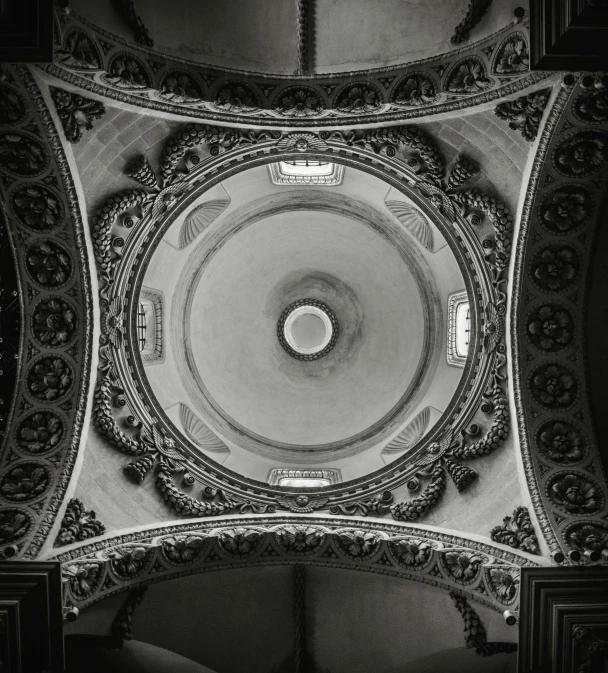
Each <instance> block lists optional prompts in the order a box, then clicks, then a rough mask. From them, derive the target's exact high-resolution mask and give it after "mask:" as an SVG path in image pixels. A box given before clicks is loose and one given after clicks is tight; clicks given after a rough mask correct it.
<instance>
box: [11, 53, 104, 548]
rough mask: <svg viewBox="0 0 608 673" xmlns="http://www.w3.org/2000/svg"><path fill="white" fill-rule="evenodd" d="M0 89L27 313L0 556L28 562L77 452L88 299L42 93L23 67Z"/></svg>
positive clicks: (82, 250) (65, 175)
mask: <svg viewBox="0 0 608 673" xmlns="http://www.w3.org/2000/svg"><path fill="white" fill-rule="evenodd" d="M0 88H1V89H2V90H3V91H4V93H5V98H6V99H7V101H8V102H9V105H8V106H7V108H6V109H7V112H6V114H5V115H4V116H3V118H2V120H1V121H0V127H3V128H1V131H0V190H1V194H2V202H3V206H4V207H5V208H6V210H5V213H6V218H7V222H8V231H9V233H10V235H11V236H12V237H13V240H14V241H15V243H16V245H15V251H16V261H17V264H18V268H19V270H20V274H19V277H20V283H21V290H20V298H21V302H22V309H23V314H24V316H25V329H24V331H23V333H22V335H21V342H20V349H19V359H20V372H21V374H20V380H19V381H18V385H17V388H16V390H15V394H14V398H13V405H12V409H11V415H10V417H9V425H8V431H7V433H6V434H5V437H4V441H3V445H2V455H1V461H2V462H1V465H0V473H1V474H2V475H3V477H2V481H1V482H0V519H1V521H2V525H1V528H2V534H1V535H0V545H2V548H1V549H0V557H2V558H8V557H12V556H20V557H22V558H34V557H36V555H37V554H38V552H39V550H40V548H41V546H42V544H43V543H44V541H45V539H46V537H47V536H48V534H49V531H50V529H51V526H52V524H53V521H54V519H55V517H56V515H57V513H58V511H59V508H60V506H61V501H62V497H63V494H64V492H65V489H66V487H67V484H68V481H69V478H70V475H71V472H72V468H73V465H74V462H75V459H76V453H77V451H78V449H79V446H80V433H81V430H82V423H83V417H84V409H85V407H86V399H87V396H88V393H89V389H88V388H89V386H88V384H89V368H90V361H91V338H92V323H93V317H92V307H91V300H92V297H91V289H90V279H89V276H88V258H87V254H86V246H85V243H84V231H83V227H82V222H81V219H80V212H79V206H78V201H77V197H76V192H75V190H74V186H73V183H72V178H71V174H70V170H69V168H68V164H67V161H66V158H65V154H64V150H63V147H62V145H61V141H60V139H59V135H58V133H57V130H56V128H55V126H54V123H53V121H52V118H51V115H50V113H49V110H48V108H47V106H46V104H45V102H44V100H43V97H42V94H41V92H40V90H39V89H38V87H37V85H36V84H35V82H34V80H33V78H32V75H31V73H30V71H29V70H28V69H27V68H25V67H18V68H11V67H8V66H3V69H2V82H1V83H0ZM25 101H27V109H28V112H27V114H24V113H23V110H22V109H21V107H20V106H21V104H25ZM28 119H29V121H28ZM9 125H10V129H9ZM60 241H61V242H60ZM14 504H18V505H19V507H15V506H13V505H14Z"/></svg>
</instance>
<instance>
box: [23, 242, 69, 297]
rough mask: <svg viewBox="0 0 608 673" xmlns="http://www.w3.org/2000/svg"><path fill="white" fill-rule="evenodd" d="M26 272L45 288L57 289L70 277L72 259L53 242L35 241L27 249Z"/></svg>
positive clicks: (61, 247)
mask: <svg viewBox="0 0 608 673" xmlns="http://www.w3.org/2000/svg"><path fill="white" fill-rule="evenodd" d="M26 260H27V270H28V273H29V274H30V276H31V277H32V278H33V279H34V280H36V281H37V282H38V283H39V284H40V285H44V286H45V287H49V288H52V287H58V286H60V285H63V284H64V283H66V282H67V281H68V280H69V278H70V276H71V275H72V259H71V257H70V256H69V255H68V253H67V251H66V249H65V248H64V247H63V246H61V245H59V244H58V243H55V242H54V241H36V242H35V243H33V244H32V245H30V247H29V248H28V249H27V253H26Z"/></svg>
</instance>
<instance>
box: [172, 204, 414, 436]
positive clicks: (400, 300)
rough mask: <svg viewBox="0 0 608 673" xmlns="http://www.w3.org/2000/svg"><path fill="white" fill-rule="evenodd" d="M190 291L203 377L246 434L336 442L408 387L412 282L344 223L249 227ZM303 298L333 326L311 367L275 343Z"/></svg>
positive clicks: (310, 215)
mask: <svg viewBox="0 0 608 673" xmlns="http://www.w3.org/2000/svg"><path fill="white" fill-rule="evenodd" d="M228 270H229V271H228ZM193 293H194V297H193V300H192V304H191V311H190V339H189V340H190V344H191V347H192V356H193V360H194V364H195V366H196V369H197V371H198V374H199V376H200V379H201V381H202V382H203V385H204V386H205V388H206V390H207V391H208V395H209V396H210V397H211V398H212V399H213V400H215V402H216V404H217V405H218V406H220V407H221V408H222V409H223V410H224V411H225V413H226V414H228V415H229V416H230V417H231V418H233V419H234V420H235V422H236V423H238V424H239V425H241V426H243V427H245V428H247V429H248V430H249V431H250V432H252V433H255V434H257V435H260V436H262V437H267V438H269V439H271V440H273V441H277V442H285V443H289V444H294V445H304V446H306V445H315V444H325V443H330V442H335V441H339V440H342V439H344V438H346V437H350V436H352V435H356V434H357V433H359V432H362V431H363V430H365V429H366V428H367V427H369V426H370V425H373V424H374V423H375V422H377V421H378V420H379V419H381V418H382V417H383V416H384V415H385V414H387V413H388V412H389V411H390V410H391V409H392V407H393V406H394V405H396V404H397V402H398V401H399V399H400V398H401V397H402V395H403V394H404V392H405V391H406V390H407V389H408V388H409V387H410V385H411V384H412V383H413V379H414V376H415V375H416V371H417V368H418V363H419V361H420V359H421V356H422V348H423V344H424V324H425V321H426V320H427V317H426V316H425V311H424V308H423V304H422V301H421V298H420V295H419V290H418V287H417V284H416V281H415V279H414V277H413V276H412V273H411V271H410V270H409V268H408V267H407V265H406V264H404V262H403V259H402V258H401V257H400V255H399V254H398V252H397V251H396V250H395V248H394V247H393V246H392V245H390V244H389V243H388V242H387V241H386V240H385V239H384V238H382V237H381V236H378V235H377V234H376V233H374V232H373V231H371V230H370V229H369V227H367V226H365V225H363V224H360V223H358V222H353V221H352V220H350V219H349V218H347V217H344V216H341V215H338V214H336V213H327V212H310V211H306V210H298V211H295V212H287V213H283V214H280V215H275V216H271V217H268V218H266V219H264V220H262V221H260V222H257V223H255V224H253V225H251V226H250V227H247V228H246V229H244V230H243V231H241V232H240V233H238V234H237V235H235V236H233V237H232V238H230V240H229V241H228V242H227V243H226V244H225V245H224V246H223V247H222V248H221V250H219V251H218V252H217V253H216V255H215V256H214V257H213V258H212V259H211V261H210V262H209V264H208V265H207V267H206V269H205V271H204V273H203V274H202V275H201V277H200V280H199V282H198V285H197V287H196V288H195V289H194V290H193ZM307 297H312V298H314V299H318V300H320V301H323V302H324V303H326V304H327V305H328V306H329V307H330V308H331V309H332V310H333V312H334V314H335V315H336V318H337V320H338V323H339V324H340V328H341V330H340V337H339V340H338V342H337V343H336V345H335V347H334V349H333V350H332V351H331V352H330V353H328V354H327V355H326V356H325V357H324V358H321V359H319V360H316V361H299V360H296V359H294V358H293V357H291V356H290V355H289V354H288V353H286V352H285V350H284V349H283V348H282V347H281V346H280V344H279V342H278V339H277V337H276V324H277V319H278V317H279V316H280V314H281V312H282V311H283V309H284V308H285V306H287V305H289V304H290V303H291V302H292V301H294V300H298V299H305V298H307ZM173 347H179V344H173Z"/></svg>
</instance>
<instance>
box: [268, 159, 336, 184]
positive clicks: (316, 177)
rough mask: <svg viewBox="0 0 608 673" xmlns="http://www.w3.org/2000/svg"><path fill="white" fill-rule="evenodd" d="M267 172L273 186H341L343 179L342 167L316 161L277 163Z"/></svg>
mask: <svg viewBox="0 0 608 673" xmlns="http://www.w3.org/2000/svg"><path fill="white" fill-rule="evenodd" d="M268 170H269V173H270V180H271V181H272V183H273V184H275V185H325V186H333V185H339V184H342V180H343V178H344V166H342V165H340V164H334V163H331V162H327V161H318V160H316V159H292V160H290V161H279V163H276V164H270V165H269V167H268Z"/></svg>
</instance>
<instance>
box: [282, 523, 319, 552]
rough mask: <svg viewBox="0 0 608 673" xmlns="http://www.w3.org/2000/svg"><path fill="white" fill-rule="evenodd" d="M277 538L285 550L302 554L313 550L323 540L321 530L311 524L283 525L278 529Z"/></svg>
mask: <svg viewBox="0 0 608 673" xmlns="http://www.w3.org/2000/svg"><path fill="white" fill-rule="evenodd" d="M277 537H278V540H279V542H280V544H281V545H282V546H283V547H284V549H286V550H287V551H291V552H296V553H298V554H302V553H305V552H312V551H315V550H316V549H317V548H318V547H319V545H320V544H321V543H322V542H323V540H324V538H325V535H324V533H323V531H321V530H319V529H318V528H313V527H312V526H285V528H283V529H281V530H280V531H278V535H277Z"/></svg>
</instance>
